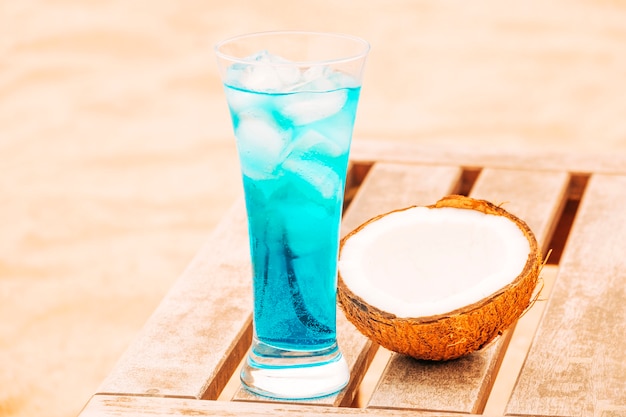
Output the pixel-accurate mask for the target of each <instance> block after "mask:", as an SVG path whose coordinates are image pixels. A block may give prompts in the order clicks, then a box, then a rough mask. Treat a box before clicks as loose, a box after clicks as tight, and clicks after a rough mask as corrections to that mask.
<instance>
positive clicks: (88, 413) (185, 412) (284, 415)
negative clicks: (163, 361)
mask: <svg viewBox="0 0 626 417" xmlns="http://www.w3.org/2000/svg"><path fill="white" fill-rule="evenodd" d="M119 416H124V417H188V416H207V417H211V416H214V417H223V416H241V417H244V416H245V417H314V416H317V417H348V416H352V417H437V415H436V414H432V413H417V412H415V411H410V410H364V409H359V408H347V407H320V406H311V405H305V404H299V405H293V404H281V403H265V404H261V403H248V402H235V401H233V402H227V401H206V400H194V399H186V398H156V397H137V396H117V395H96V396H94V397H93V398H91V400H90V401H89V402H88V403H87V405H86V406H85V408H84V409H83V412H82V413H81V414H80V417H119ZM446 417H462V415H460V414H446Z"/></svg>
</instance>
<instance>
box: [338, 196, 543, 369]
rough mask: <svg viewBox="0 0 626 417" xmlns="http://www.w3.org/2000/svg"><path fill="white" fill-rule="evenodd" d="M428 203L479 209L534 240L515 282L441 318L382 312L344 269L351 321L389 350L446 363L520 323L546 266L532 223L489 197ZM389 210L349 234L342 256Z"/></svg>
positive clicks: (343, 299)
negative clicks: (347, 277) (349, 282)
mask: <svg viewBox="0 0 626 417" xmlns="http://www.w3.org/2000/svg"><path fill="white" fill-rule="evenodd" d="M428 207H429V208H440V207H453V208H459V209H467V210H478V211H480V212H482V213H485V214H493V215H497V216H504V217H506V218H508V219H510V220H511V221H512V222H514V223H515V224H516V225H517V226H518V227H519V228H520V229H521V230H522V232H523V233H524V235H525V236H526V238H527V239H528V242H529V243H530V252H529V254H528V260H527V262H526V264H525V266H524V269H523V270H522V272H521V273H520V274H519V275H518V276H517V277H511V278H512V279H511V282H510V283H509V284H507V285H506V286H505V287H503V288H502V289H500V290H499V291H497V292H495V293H494V294H492V295H490V296H488V297H486V298H484V299H482V300H480V301H479V302H476V303H474V304H471V305H468V306H465V307H463V308H460V309H457V310H454V311H450V312H449V313H446V314H442V315H437V316H428V317H414V318H402V317H396V316H395V315H394V314H391V313H388V312H386V311H382V310H380V309H378V308H377V307H375V306H372V305H370V304H368V303H367V301H365V300H364V299H363V298H361V297H359V296H358V295H356V294H354V293H353V292H352V291H351V290H350V288H348V287H347V286H346V284H345V283H344V281H343V279H342V277H341V273H340V274H339V277H338V288H337V297H338V300H339V304H340V306H341V308H342V310H343V311H344V313H345V315H346V317H347V318H348V320H349V321H350V322H352V323H353V324H354V325H355V326H356V328H357V329H358V330H359V331H360V332H361V333H363V334H364V335H365V336H367V337H368V338H369V339H371V340H373V341H374V342H376V343H378V344H380V345H381V346H383V347H385V348H387V349H389V350H391V351H394V352H398V353H401V354H405V355H409V356H412V357H414V358H417V359H425V360H434V361H443V360H449V359H455V358H458V357H461V356H464V355H467V354H469V353H471V352H474V351H476V350H479V349H481V348H483V347H484V346H486V345H487V344H489V343H490V342H491V341H492V340H493V339H495V338H496V337H497V336H498V335H501V334H502V332H503V331H504V330H506V329H507V328H509V327H510V326H511V325H512V324H514V323H515V322H516V321H517V319H518V318H519V317H520V316H521V315H522V314H523V313H524V311H525V310H526V309H527V308H528V306H529V305H530V303H531V297H532V295H533V292H534V291H535V287H536V286H537V282H538V279H539V272H540V268H541V266H542V255H541V252H540V251H539V249H538V245H537V240H536V238H535V235H534V234H533V232H532V231H531V230H530V228H529V227H528V225H527V224H526V223H525V222H524V221H522V220H521V219H519V218H517V217H516V216H514V215H512V214H510V213H508V212H507V211H506V210H504V209H503V208H501V207H499V206H496V205H494V204H492V203H490V202H488V201H485V200H477V199H473V198H469V197H464V196H458V195H451V196H447V197H444V198H443V199H441V200H439V201H438V202H437V203H435V204H434V205H431V206H428ZM409 208H411V207H408V208H405V209H401V210H395V211H393V212H396V211H402V210H407V209H409ZM393 212H391V213H393ZM387 214H389V213H386V214H382V215H380V216H377V217H374V218H372V219H370V220H368V221H367V222H365V223H363V224H362V225H361V226H359V227H357V228H356V229H355V230H353V231H352V232H350V233H349V234H348V235H347V236H345V237H344V238H343V239H342V241H341V245H340V257H341V249H342V248H343V245H344V243H345V242H346V241H347V240H348V239H350V238H351V236H353V235H354V234H356V233H358V232H359V230H361V229H362V228H364V227H365V226H366V225H368V224H369V223H371V222H373V221H376V220H377V219H379V218H381V217H383V216H386V215H387Z"/></svg>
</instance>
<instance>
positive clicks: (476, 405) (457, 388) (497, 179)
mask: <svg viewBox="0 0 626 417" xmlns="http://www.w3.org/2000/svg"><path fill="white" fill-rule="evenodd" d="M567 185H568V175H567V174H565V173H563V172H556V173H551V172H539V173H534V172H529V171H509V170H496V169H486V170H483V172H481V174H480V176H479V177H478V180H477V182H476V184H475V185H474V188H473V190H472V192H471V195H472V196H473V197H475V198H481V199H487V200H490V201H492V202H494V203H499V202H504V201H506V202H507V209H510V210H511V212H512V213H515V214H516V215H517V216H519V217H520V218H521V219H524V220H526V221H527V222H528V224H529V226H530V227H531V228H532V229H533V230H534V232H535V233H536V234H537V236H538V238H539V240H540V241H543V242H547V241H549V233H550V231H551V230H553V226H552V224H553V223H556V221H557V217H558V213H559V212H560V207H562V206H563V204H564V201H565V199H566V191H567ZM510 333H511V332H510V331H507V332H505V334H504V335H503V336H502V337H501V338H499V339H497V340H496V341H494V342H492V343H491V344H490V345H489V346H487V347H486V348H484V349H483V350H481V351H479V352H475V353H473V354H470V355H468V356H465V357H462V358H459V359H457V360H454V361H448V362H427V361H417V360H414V359H412V358H409V357H406V356H403V355H399V354H393V355H392V357H391V359H390V361H389V363H388V365H387V367H386V368H385V370H384V372H383V375H382V377H381V380H380V382H379V385H378V387H377V388H376V390H375V392H374V394H373V396H372V398H371V400H370V402H369V404H368V407H376V408H414V409H419V410H437V411H449V412H460V413H480V412H482V410H483V409H484V406H485V404H486V402H487V399H488V395H489V392H490V390H491V387H492V385H493V381H494V380H495V376H496V373H497V371H498V368H499V366H500V363H501V361H502V358H503V355H504V351H505V350H506V346H507V344H508V342H509V339H510Z"/></svg>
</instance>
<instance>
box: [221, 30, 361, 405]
mask: <svg viewBox="0 0 626 417" xmlns="http://www.w3.org/2000/svg"><path fill="white" fill-rule="evenodd" d="M215 50H216V54H217V58H218V66H219V69H220V74H221V77H222V80H223V83H224V88H225V93H226V99H227V102H228V106H229V108H230V113H231V117H232V123H233V127H234V133H235V137H236V141H237V149H238V153H239V159H240V166H241V171H242V176H243V186H244V192H245V198H246V209H247V214H248V231H249V238H250V253H251V259H252V269H253V281H252V282H253V293H254V294H253V295H254V315H253V319H254V337H253V342H252V347H251V349H250V352H249V354H248V358H247V360H246V362H245V364H244V367H243V370H242V372H241V380H242V383H243V384H244V386H245V387H246V388H248V389H249V390H251V391H253V392H255V393H257V394H261V395H265V396H270V397H274V398H289V399H298V398H302V399H304V398H314V397H320V396H325V395H330V394H333V393H335V392H337V391H339V390H341V389H342V388H343V387H344V386H345V385H346V384H347V383H348V380H349V371H348V367H347V365H346V362H345V360H344V358H343V357H342V355H341V352H340V350H339V348H338V346H337V337H336V311H337V309H336V284H337V254H338V246H339V223H340V218H341V212H342V205H343V194H344V188H345V178H346V169H347V165H348V154H349V150H350V141H351V138H352V129H353V126H354V120H355V115H356V109H357V102H358V99H359V93H360V86H361V75H362V70H363V66H364V63H365V58H366V56H367V53H368V51H369V44H368V43H367V42H365V41H364V40H362V39H359V38H355V37H352V36H346V35H340V34H330V33H312V32H265V33H256V34H250V35H243V36H239V37H235V38H232V39H228V40H225V41H223V42H221V43H219V44H218V45H217V46H216V48H215Z"/></svg>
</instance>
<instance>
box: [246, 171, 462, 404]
mask: <svg viewBox="0 0 626 417" xmlns="http://www.w3.org/2000/svg"><path fill="white" fill-rule="evenodd" d="M460 175H461V171H460V169H459V168H456V167H433V166H415V165H405V164H400V165H398V164H375V165H374V166H373V167H372V168H371V169H370V171H369V173H368V175H367V177H366V178H365V180H364V182H363V184H362V185H361V187H360V189H359V190H358V192H357V194H356V195H355V197H354V199H353V201H352V204H351V205H350V206H349V208H348V209H347V210H346V212H345V215H344V217H343V227H342V230H343V232H342V233H343V234H345V233H347V232H348V231H350V230H352V229H353V228H354V227H356V226H358V225H359V224H361V223H362V222H364V221H365V220H367V219H369V218H371V217H373V216H375V215H377V214H379V213H383V212H385V211H388V210H392V209H394V208H401V207H405V206H408V205H414V204H431V203H434V202H435V201H437V200H438V199H439V198H441V197H442V196H444V195H446V194H450V193H451V192H452V191H453V190H454V189H455V188H456V187H457V185H458V181H459V180H460ZM337 334H338V343H339V346H340V348H341V351H342V353H343V355H344V357H345V358H346V361H347V362H348V366H349V367H350V371H351V378H352V380H351V382H350V385H349V386H348V387H347V388H346V389H344V390H343V391H342V392H341V393H339V394H338V395H335V396H329V397H325V398H320V399H315V400H310V401H306V402H307V403H309V404H318V405H335V406H338V405H349V404H351V403H352V401H353V400H354V397H355V395H356V392H357V388H358V385H359V383H360V381H361V379H362V378H363V375H364V374H365V370H366V369H367V366H369V363H370V362H371V360H372V358H373V356H374V354H375V352H376V349H377V347H378V346H377V345H375V344H373V343H372V342H371V341H370V340H369V339H367V338H366V337H365V336H363V335H361V334H360V333H359V332H358V331H357V330H356V329H355V328H354V326H353V325H352V324H351V323H350V322H348V320H347V319H346V318H345V316H344V314H343V312H342V311H338V313H337ZM234 399H235V400H238V401H271V400H269V399H266V398H263V397H260V396H257V395H254V394H252V393H249V392H248V391H246V390H244V389H243V388H242V389H240V390H238V391H237V392H236V394H235V396H234Z"/></svg>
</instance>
